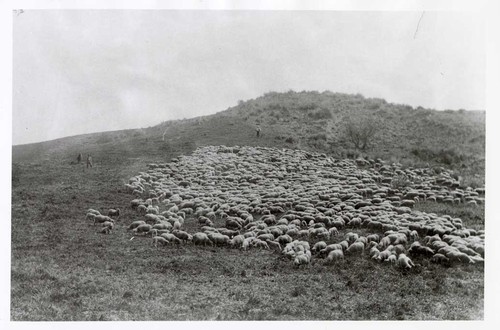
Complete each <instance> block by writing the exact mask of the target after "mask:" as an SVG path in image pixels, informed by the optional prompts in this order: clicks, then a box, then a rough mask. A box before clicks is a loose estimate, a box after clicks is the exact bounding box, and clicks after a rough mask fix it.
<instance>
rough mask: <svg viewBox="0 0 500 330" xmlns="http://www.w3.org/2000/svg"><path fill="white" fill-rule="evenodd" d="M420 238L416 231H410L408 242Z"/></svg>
mask: <svg viewBox="0 0 500 330" xmlns="http://www.w3.org/2000/svg"><path fill="white" fill-rule="evenodd" d="M419 238H420V236H419V235H418V232H417V231H416V230H412V231H411V232H410V240H412V241H416V240H418V239H419Z"/></svg>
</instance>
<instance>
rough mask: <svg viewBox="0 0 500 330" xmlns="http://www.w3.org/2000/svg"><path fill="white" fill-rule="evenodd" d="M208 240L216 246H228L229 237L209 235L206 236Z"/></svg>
mask: <svg viewBox="0 0 500 330" xmlns="http://www.w3.org/2000/svg"><path fill="white" fill-rule="evenodd" d="M207 236H208V238H209V239H210V240H211V241H212V242H213V243H214V244H215V245H216V246H219V245H228V244H229V241H230V238H229V236H226V235H222V234H220V233H210V234H207Z"/></svg>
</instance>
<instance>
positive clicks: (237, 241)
mask: <svg viewBox="0 0 500 330" xmlns="http://www.w3.org/2000/svg"><path fill="white" fill-rule="evenodd" d="M243 241H245V236H243V235H236V236H234V237H233V238H232V239H231V241H229V245H230V246H232V247H241V245H242V244H243Z"/></svg>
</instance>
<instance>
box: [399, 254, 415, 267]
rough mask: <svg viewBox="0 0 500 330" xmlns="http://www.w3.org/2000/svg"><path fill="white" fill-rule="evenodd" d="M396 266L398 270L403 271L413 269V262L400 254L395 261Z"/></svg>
mask: <svg viewBox="0 0 500 330" xmlns="http://www.w3.org/2000/svg"><path fill="white" fill-rule="evenodd" d="M397 265H398V267H399V268H404V269H411V268H412V267H415V264H414V263H413V261H411V259H410V258H408V257H407V256H406V255H405V254H404V253H401V254H400V255H399V257H398V260H397Z"/></svg>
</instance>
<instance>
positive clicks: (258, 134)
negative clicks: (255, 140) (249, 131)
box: [255, 126, 260, 137]
mask: <svg viewBox="0 0 500 330" xmlns="http://www.w3.org/2000/svg"><path fill="white" fill-rule="evenodd" d="M255 131H256V132H257V137H260V126H257V128H256V129H255Z"/></svg>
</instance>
